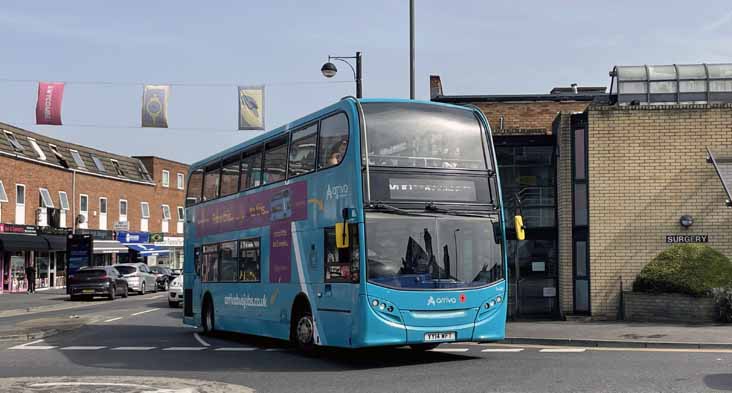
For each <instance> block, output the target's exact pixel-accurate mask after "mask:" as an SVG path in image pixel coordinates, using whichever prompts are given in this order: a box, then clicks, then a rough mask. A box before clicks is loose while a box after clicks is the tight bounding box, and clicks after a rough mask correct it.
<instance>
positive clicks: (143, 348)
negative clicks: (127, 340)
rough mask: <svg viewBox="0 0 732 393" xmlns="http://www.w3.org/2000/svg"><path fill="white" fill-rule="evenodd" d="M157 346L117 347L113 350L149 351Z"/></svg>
mask: <svg viewBox="0 0 732 393" xmlns="http://www.w3.org/2000/svg"><path fill="white" fill-rule="evenodd" d="M155 348H156V347H116V348H111V350H112V351H149V350H151V349H155Z"/></svg>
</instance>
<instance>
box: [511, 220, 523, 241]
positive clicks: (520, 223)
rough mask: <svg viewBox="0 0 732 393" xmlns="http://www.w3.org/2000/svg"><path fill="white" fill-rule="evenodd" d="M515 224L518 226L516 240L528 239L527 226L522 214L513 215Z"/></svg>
mask: <svg viewBox="0 0 732 393" xmlns="http://www.w3.org/2000/svg"><path fill="white" fill-rule="evenodd" d="M513 226H514V228H516V240H525V239H526V227H525V226H524V218H523V217H521V215H515V216H514V217H513Z"/></svg>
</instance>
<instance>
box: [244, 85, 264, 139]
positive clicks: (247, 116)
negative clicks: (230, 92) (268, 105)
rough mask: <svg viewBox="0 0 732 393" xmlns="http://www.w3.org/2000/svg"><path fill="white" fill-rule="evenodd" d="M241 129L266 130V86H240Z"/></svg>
mask: <svg viewBox="0 0 732 393" xmlns="http://www.w3.org/2000/svg"><path fill="white" fill-rule="evenodd" d="M239 129H240V130H264V86H248V87H247V86H239Z"/></svg>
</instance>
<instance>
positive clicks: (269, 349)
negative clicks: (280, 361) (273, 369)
mask: <svg viewBox="0 0 732 393" xmlns="http://www.w3.org/2000/svg"><path fill="white" fill-rule="evenodd" d="M284 350H285V349H284V348H267V349H265V350H264V351H265V352H280V351H284Z"/></svg>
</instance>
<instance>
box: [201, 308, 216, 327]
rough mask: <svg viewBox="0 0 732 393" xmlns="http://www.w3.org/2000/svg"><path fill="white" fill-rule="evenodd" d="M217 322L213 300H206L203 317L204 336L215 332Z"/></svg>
mask: <svg viewBox="0 0 732 393" xmlns="http://www.w3.org/2000/svg"><path fill="white" fill-rule="evenodd" d="M214 326H215V320H214V308H213V304H212V303H211V300H206V303H204V306H203V315H202V316H201V328H202V329H203V334H207V335H208V334H211V333H213V332H214Z"/></svg>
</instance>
